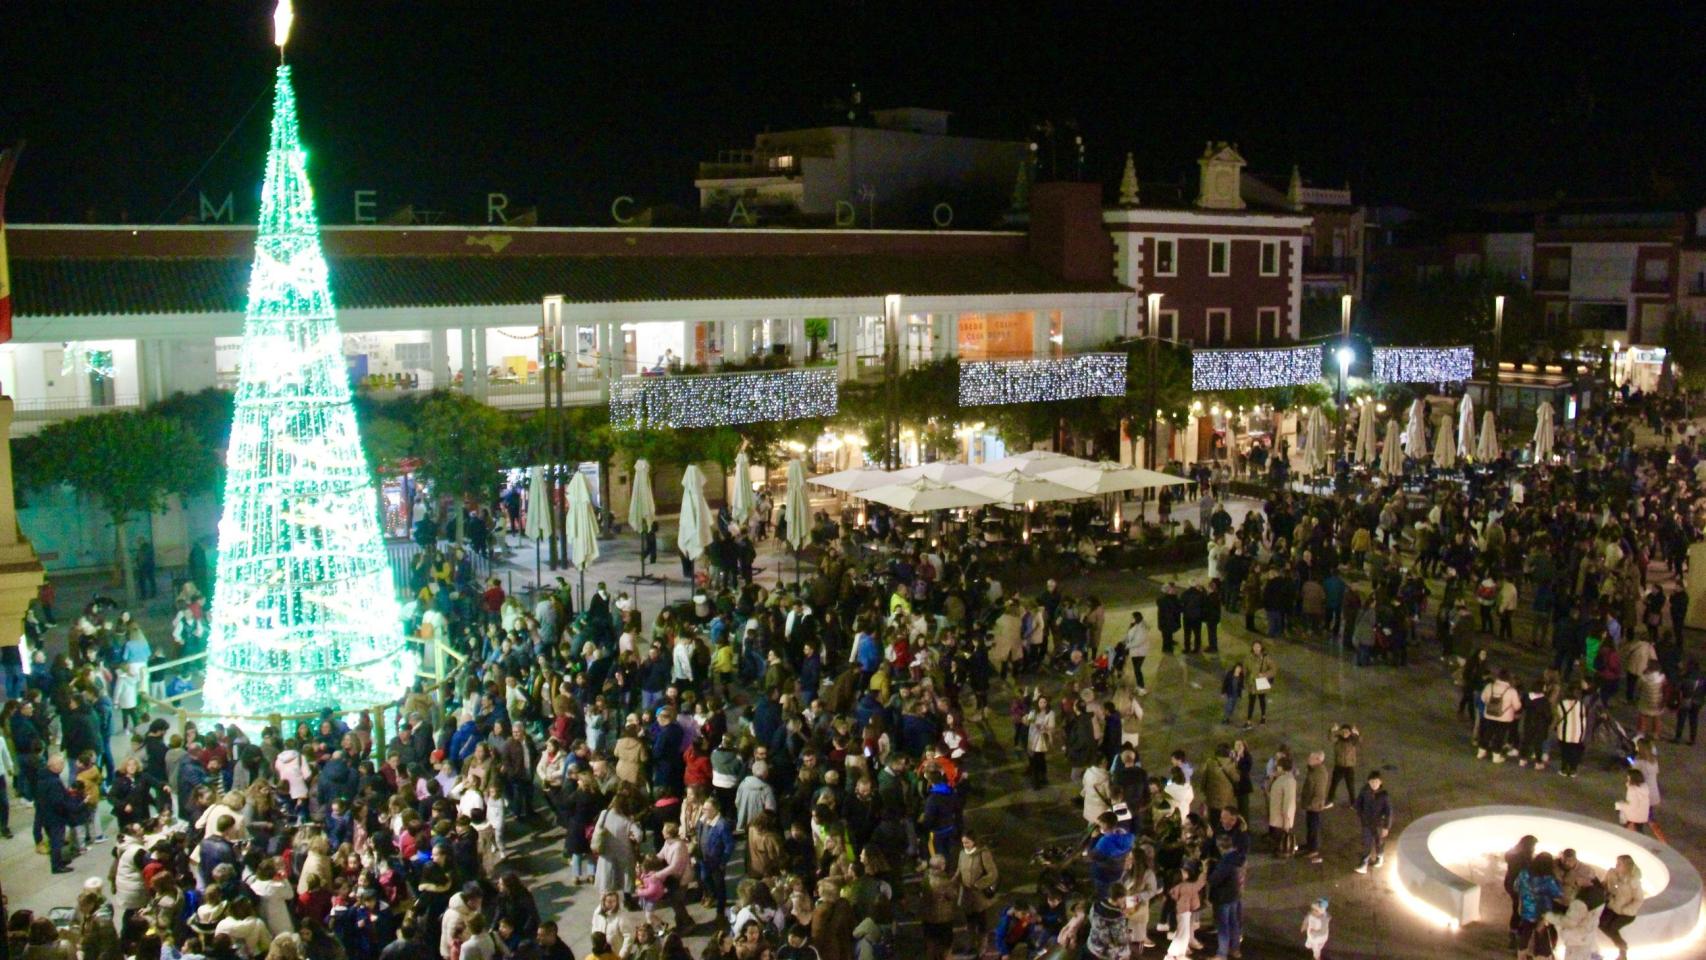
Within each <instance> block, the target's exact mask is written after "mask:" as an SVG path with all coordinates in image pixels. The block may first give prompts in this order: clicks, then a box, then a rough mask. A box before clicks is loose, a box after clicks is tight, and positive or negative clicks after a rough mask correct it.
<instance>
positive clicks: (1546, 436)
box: [1534, 400, 1554, 463]
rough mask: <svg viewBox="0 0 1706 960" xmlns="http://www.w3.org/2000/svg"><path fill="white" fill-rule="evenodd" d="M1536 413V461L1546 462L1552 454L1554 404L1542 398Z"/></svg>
mask: <svg viewBox="0 0 1706 960" xmlns="http://www.w3.org/2000/svg"><path fill="white" fill-rule="evenodd" d="M1534 415H1535V420H1534V462H1535V463H1545V462H1547V460H1548V459H1549V458H1550V457H1551V456H1552V443H1553V439H1554V438H1553V436H1552V431H1553V427H1552V404H1551V403H1548V402H1547V401H1544V400H1542V401H1541V402H1540V406H1539V407H1537V408H1535V411H1534Z"/></svg>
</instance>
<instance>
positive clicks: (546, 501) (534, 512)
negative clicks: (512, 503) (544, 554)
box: [522, 467, 551, 541]
mask: <svg viewBox="0 0 1706 960" xmlns="http://www.w3.org/2000/svg"><path fill="white" fill-rule="evenodd" d="M522 532H523V533H525V534H526V535H527V539H529V540H535V541H536V540H539V539H541V538H543V537H545V536H546V535H548V534H549V533H550V532H551V490H550V488H549V487H548V486H546V483H545V468H544V467H528V468H527V517H526V518H525V520H524V521H523V526H522Z"/></svg>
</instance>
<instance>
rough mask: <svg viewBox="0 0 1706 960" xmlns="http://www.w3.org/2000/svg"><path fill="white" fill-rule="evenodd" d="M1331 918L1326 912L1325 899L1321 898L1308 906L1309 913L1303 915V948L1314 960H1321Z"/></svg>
mask: <svg viewBox="0 0 1706 960" xmlns="http://www.w3.org/2000/svg"><path fill="white" fill-rule="evenodd" d="M1332 920H1333V917H1332V915H1331V914H1329V913H1328V912H1327V898H1326V897H1322V898H1321V899H1319V900H1317V901H1315V902H1314V903H1312V904H1310V905H1309V912H1308V913H1306V914H1304V915H1303V926H1302V927H1301V928H1300V932H1301V933H1302V934H1303V948H1304V949H1305V950H1308V951H1309V955H1310V956H1311V957H1314V958H1315V960H1321V953H1322V951H1324V950H1326V949H1327V928H1328V925H1329V924H1331V923H1332Z"/></svg>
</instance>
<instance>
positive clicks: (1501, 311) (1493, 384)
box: [1487, 293, 1505, 417]
mask: <svg viewBox="0 0 1706 960" xmlns="http://www.w3.org/2000/svg"><path fill="white" fill-rule="evenodd" d="M1504 345H1505V295H1504V294H1502V293H1501V294H1499V295H1498V296H1496V297H1494V298H1493V375H1492V376H1491V377H1490V378H1489V379H1488V381H1487V386H1488V390H1487V408H1488V409H1489V410H1492V411H1493V416H1495V417H1497V416H1498V415H1499V361H1500V359H1502V358H1503V357H1504V354H1505V351H1504Z"/></svg>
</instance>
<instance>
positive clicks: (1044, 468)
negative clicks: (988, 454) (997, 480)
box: [977, 450, 1090, 474]
mask: <svg viewBox="0 0 1706 960" xmlns="http://www.w3.org/2000/svg"><path fill="white" fill-rule="evenodd" d="M1089 462H1090V461H1088V460H1080V459H1079V458H1077V457H1071V456H1067V455H1066V454H1064V453H1055V452H1054V451H1053V450H1026V451H1025V452H1024V453H1015V454H1013V455H1012V456H1010V457H1002V458H1001V459H999V460H991V461H989V462H988V463H980V464H978V465H977V466H978V467H979V468H980V469H981V470H983V472H984V473H1007V472H1008V471H1010V470H1017V471H1019V472H1020V473H1028V474H1035V473H1047V472H1048V471H1050V470H1058V469H1061V468H1062V467H1081V466H1084V465H1085V464H1087V463H1089Z"/></svg>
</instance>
